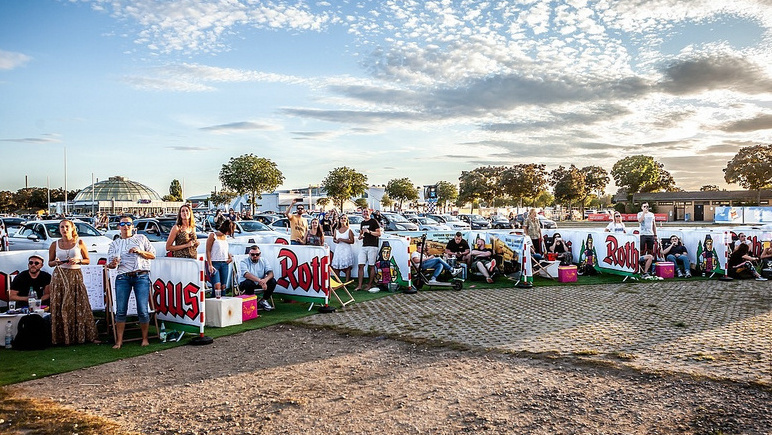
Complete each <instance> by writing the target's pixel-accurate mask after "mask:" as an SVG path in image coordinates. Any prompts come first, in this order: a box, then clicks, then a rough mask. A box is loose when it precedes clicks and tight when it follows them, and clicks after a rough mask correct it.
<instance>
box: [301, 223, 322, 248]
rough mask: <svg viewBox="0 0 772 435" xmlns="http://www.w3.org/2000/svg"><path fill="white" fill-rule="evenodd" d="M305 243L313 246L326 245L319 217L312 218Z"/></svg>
mask: <svg viewBox="0 0 772 435" xmlns="http://www.w3.org/2000/svg"><path fill="white" fill-rule="evenodd" d="M305 244H306V245H311V246H324V232H323V231H322V226H321V225H319V219H317V218H313V219H311V227H310V228H309V229H308V232H307V233H306V240H305Z"/></svg>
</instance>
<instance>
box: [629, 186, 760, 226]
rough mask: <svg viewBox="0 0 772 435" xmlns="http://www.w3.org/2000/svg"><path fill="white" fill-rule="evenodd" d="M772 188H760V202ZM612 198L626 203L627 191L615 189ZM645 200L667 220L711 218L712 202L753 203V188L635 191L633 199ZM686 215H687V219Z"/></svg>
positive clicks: (708, 219)
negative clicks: (664, 214) (698, 190)
mask: <svg viewBox="0 0 772 435" xmlns="http://www.w3.org/2000/svg"><path fill="white" fill-rule="evenodd" d="M770 201H772V190H762V191H761V203H760V205H761V206H769V204H770ZM614 202H617V203H624V204H626V203H627V194H625V193H617V194H616V195H615V196H614ZM643 202H648V203H649V204H651V205H652V206H653V207H654V209H655V211H656V213H667V215H668V221H684V220H689V221H713V216H714V213H715V207H716V206H741V205H746V206H747V205H754V206H755V205H756V191H755V190H731V191H727V190H719V191H706V192H701V191H700V192H657V193H636V194H634V195H633V203H634V204H641V203H643ZM687 218H688V219H687Z"/></svg>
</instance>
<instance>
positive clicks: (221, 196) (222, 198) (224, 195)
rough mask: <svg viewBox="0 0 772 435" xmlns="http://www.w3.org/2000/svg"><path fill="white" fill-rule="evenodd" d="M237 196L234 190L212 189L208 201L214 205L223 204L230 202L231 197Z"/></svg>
mask: <svg viewBox="0 0 772 435" xmlns="http://www.w3.org/2000/svg"><path fill="white" fill-rule="evenodd" d="M237 196H239V194H238V193H236V192H231V191H230V190H222V189H221V190H220V191H219V192H217V191H213V192H212V193H210V194H209V201H210V202H211V203H212V204H214V206H215V207H219V206H221V205H223V204H230V203H231V201H233V198H235V197H237Z"/></svg>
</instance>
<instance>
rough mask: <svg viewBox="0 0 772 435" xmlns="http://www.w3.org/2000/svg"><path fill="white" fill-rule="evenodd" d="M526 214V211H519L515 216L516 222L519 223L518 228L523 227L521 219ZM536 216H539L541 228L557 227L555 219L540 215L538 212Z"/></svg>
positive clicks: (523, 218)
mask: <svg viewBox="0 0 772 435" xmlns="http://www.w3.org/2000/svg"><path fill="white" fill-rule="evenodd" d="M527 214H528V213H527V212H524V213H520V214H519V215H517V217H516V218H515V219H516V220H517V224H518V225H519V228H522V227H523V220H525V217H526V215H527ZM536 216H537V217H538V218H539V224H540V225H541V227H542V228H546V229H555V228H557V227H558V224H556V223H555V221H553V220H552V219H547V218H545V217H544V216H542V215H540V214H538V215H536Z"/></svg>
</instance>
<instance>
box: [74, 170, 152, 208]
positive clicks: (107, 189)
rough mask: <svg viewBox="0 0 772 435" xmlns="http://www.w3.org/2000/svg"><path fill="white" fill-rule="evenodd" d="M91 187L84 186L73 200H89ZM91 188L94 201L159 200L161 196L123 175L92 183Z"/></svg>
mask: <svg viewBox="0 0 772 435" xmlns="http://www.w3.org/2000/svg"><path fill="white" fill-rule="evenodd" d="M91 189H92V185H88V186H86V187H84V188H83V189H82V190H81V191H80V192H78V194H77V195H75V199H73V201H75V202H78V201H91V199H92V196H91ZM93 189H94V196H93V199H94V200H95V201H111V200H115V201H132V202H137V201H139V200H150V201H161V196H160V195H158V193H157V192H156V191H155V190H153V189H151V188H149V187H147V186H145V185H144V184H142V183H137V182H136V181H131V180H129V179H128V178H125V177H119V176H116V177H110V178H108V179H107V180H105V181H100V182H98V183H94V184H93Z"/></svg>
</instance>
